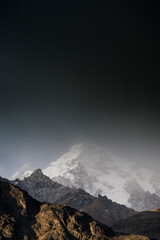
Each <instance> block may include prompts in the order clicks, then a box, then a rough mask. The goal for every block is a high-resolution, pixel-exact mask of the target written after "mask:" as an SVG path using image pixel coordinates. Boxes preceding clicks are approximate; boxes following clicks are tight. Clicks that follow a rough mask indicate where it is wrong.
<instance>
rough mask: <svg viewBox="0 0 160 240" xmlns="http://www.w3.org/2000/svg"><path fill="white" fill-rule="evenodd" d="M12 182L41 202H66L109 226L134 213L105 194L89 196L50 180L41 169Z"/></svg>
mask: <svg viewBox="0 0 160 240" xmlns="http://www.w3.org/2000/svg"><path fill="white" fill-rule="evenodd" d="M12 183H13V184H15V185H16V186H18V187H20V188H21V189H23V190H26V191H27V192H28V193H29V195H31V196H32V197H33V198H35V199H37V200H38V201H41V202H50V203H54V204H56V203H60V204H64V203H65V204H67V205H68V206H70V207H73V208H76V209H78V210H79V211H84V212H86V213H88V214H89V215H90V216H92V217H93V218H94V219H96V220H98V221H100V222H102V223H104V224H106V225H108V226H111V225H113V224H115V223H116V222H118V221H119V220H121V219H123V218H126V217H128V216H131V215H133V214H134V213H135V211H134V210H133V209H130V208H127V207H126V206H124V205H121V204H117V203H115V202H112V201H111V200H110V199H108V198H107V197H106V196H104V197H102V196H101V195H100V194H99V195H98V197H94V196H91V195H90V194H89V193H87V192H85V191H84V190H82V189H76V188H69V187H65V186H63V185H61V184H59V183H57V182H54V181H52V180H51V179H50V178H49V177H47V176H46V175H44V174H43V173H42V170H41V169H37V170H35V171H34V172H33V173H32V174H31V176H29V177H26V178H24V180H19V179H16V180H15V181H12Z"/></svg>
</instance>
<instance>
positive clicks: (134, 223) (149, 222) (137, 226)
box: [113, 209, 160, 240]
mask: <svg viewBox="0 0 160 240" xmlns="http://www.w3.org/2000/svg"><path fill="white" fill-rule="evenodd" d="M113 229H114V230H115V231H117V232H119V233H121V232H123V233H126V234H131V233H132V234H139V235H144V236H147V237H149V238H150V239H154V240H159V239H160V210H159V209H155V210H152V211H143V212H139V213H137V214H135V215H133V216H131V217H128V218H126V219H124V220H121V221H120V222H118V223H117V224H115V225H114V226H113Z"/></svg>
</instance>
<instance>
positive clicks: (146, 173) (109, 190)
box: [12, 143, 158, 207]
mask: <svg viewBox="0 0 160 240" xmlns="http://www.w3.org/2000/svg"><path fill="white" fill-rule="evenodd" d="M22 172H23V171H20V178H21V179H22V178H24V177H25V176H26V174H27V175H29V174H31V173H32V171H27V172H24V174H22ZM43 173H44V174H45V175H47V176H48V177H50V178H51V179H52V180H54V181H56V182H58V183H59V184H62V185H64V186H69V187H75V188H81V189H83V190H85V191H86V192H88V193H90V194H91V195H94V196H97V195H98V194H101V195H102V196H104V195H105V196H107V197H108V198H109V199H112V201H115V202H117V203H120V204H124V205H126V206H128V207H131V206H132V205H131V204H130V203H129V201H128V200H129V198H130V196H131V189H132V188H133V189H132V191H133V190H134V193H136V189H135V186H136V185H135V184H134V183H135V181H136V182H137V183H138V184H139V186H140V188H142V189H143V191H144V192H145V191H149V192H150V193H151V194H152V193H155V191H156V192H158V190H157V188H158V186H157V184H156V188H155V184H153V182H152V178H153V175H154V173H153V171H151V170H149V169H145V168H143V169H142V168H139V167H138V166H135V165H133V164H132V163H130V162H127V161H124V160H120V159H118V158H116V157H115V156H114V155H112V154H111V153H110V152H108V151H107V150H105V149H103V148H101V147H99V146H97V145H95V144H84V143H82V144H76V145H74V146H73V147H72V148H71V149H70V150H69V151H68V152H67V153H65V154H64V155H63V156H62V157H60V158H59V159H58V160H56V161H53V162H51V163H50V164H49V166H47V167H46V168H45V169H43ZM16 177H17V178H19V176H18V174H16ZM12 178H15V175H14V176H13V177H12ZM154 179H155V178H154ZM128 186H129V187H128ZM137 194H138V192H137Z"/></svg>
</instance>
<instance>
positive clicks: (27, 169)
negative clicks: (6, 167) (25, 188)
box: [10, 163, 33, 180]
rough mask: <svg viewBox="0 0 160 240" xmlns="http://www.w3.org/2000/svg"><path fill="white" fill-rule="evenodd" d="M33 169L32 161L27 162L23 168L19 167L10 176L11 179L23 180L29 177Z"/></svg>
mask: <svg viewBox="0 0 160 240" xmlns="http://www.w3.org/2000/svg"><path fill="white" fill-rule="evenodd" d="M32 172H33V169H32V166H31V164H30V163H26V164H25V165H24V166H23V167H22V168H21V169H19V170H18V171H17V172H15V174H14V175H13V176H12V177H11V178H10V180H14V179H16V178H18V179H20V180H23V179H24V177H28V176H30V175H31V174H32Z"/></svg>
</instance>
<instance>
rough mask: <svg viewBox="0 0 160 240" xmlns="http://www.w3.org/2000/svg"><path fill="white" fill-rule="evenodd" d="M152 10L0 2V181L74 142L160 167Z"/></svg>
mask: <svg viewBox="0 0 160 240" xmlns="http://www.w3.org/2000/svg"><path fill="white" fill-rule="evenodd" d="M159 5H160V4H159V1H154V0H152V1H147V0H145V1H143V0H141V1H129V0H128V1H127V0H123V1H120V0H119V1H118V0H105V1H101V0H99V1H94V0H92V1H89V0H85V1H82V0H79V1H78V0H73V1H65V0H59V1H47V0H46V1H41V0H38V1H35V0H32V1H24V0H23V1H22V0H21V1H20V0H17V1H16V0H14V1H13V0H10V1H9V0H4V1H1V3H0V174H1V175H6V176H9V175H11V174H12V173H13V172H14V171H15V170H16V169H17V168H18V167H20V166H22V165H23V164H24V163H25V162H26V161H27V162H32V163H33V165H34V166H36V167H39V166H40V167H42V166H45V164H47V163H48V162H50V161H52V160H53V159H56V157H57V156H59V155H61V153H63V152H64V151H65V150H67V148H68V147H70V146H71V145H72V144H74V143H76V142H79V141H83V140H87V141H92V142H95V143H98V144H100V145H103V146H106V147H108V148H110V149H113V151H114V152H116V153H117V155H118V156H121V157H124V158H128V159H129V160H131V161H139V159H141V160H142V163H143V164H144V163H145V164H148V163H150V164H152V165H155V166H156V167H157V166H159V167H160V164H159V165H158V163H159V159H160V150H159V144H160V103H159V93H160V90H159V87H158V81H159V79H160V78H159V77H160V73H159V71H160V70H159V69H160V68H159V62H160V61H159V57H160V27H159V26H160V14H159V13H160V6H159Z"/></svg>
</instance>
